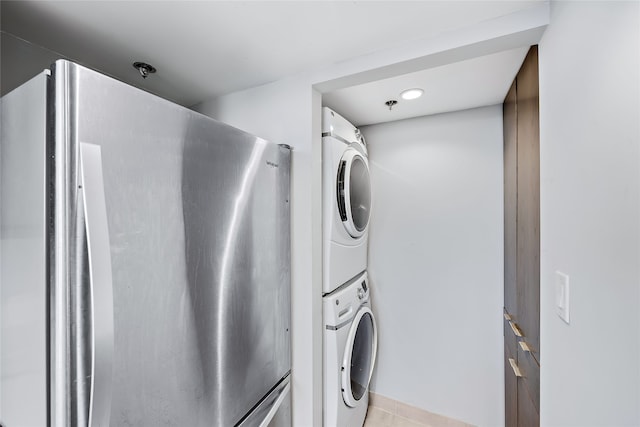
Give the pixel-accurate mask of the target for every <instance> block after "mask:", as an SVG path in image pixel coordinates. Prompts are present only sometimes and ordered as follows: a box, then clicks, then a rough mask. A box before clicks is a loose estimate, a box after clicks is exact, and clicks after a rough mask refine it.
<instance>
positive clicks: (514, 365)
mask: <svg viewBox="0 0 640 427" xmlns="http://www.w3.org/2000/svg"><path fill="white" fill-rule="evenodd" d="M503 124H504V313H503V316H504V319H505V321H504V325H505V326H504V347H505V425H506V426H507V427H515V426H519V427H525V426H527V427H529V426H531V427H534V426H535V427H537V426H538V425H539V424H540V419H539V418H540V416H539V413H540V126H539V109H538V48H537V46H532V47H531V49H530V50H529V52H528V54H527V56H526V58H525V60H524V62H523V64H522V67H521V68H520V70H519V72H518V74H517V76H516V78H515V80H514V82H513V84H512V85H511V88H510V89H509V92H508V93H507V96H506V97H505V100H504V105H503Z"/></svg>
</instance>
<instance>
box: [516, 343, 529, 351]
mask: <svg viewBox="0 0 640 427" xmlns="http://www.w3.org/2000/svg"><path fill="white" fill-rule="evenodd" d="M518 344H520V348H521V349H522V351H524V352H525V353H531V347H529V344H527V342H526V341H520V342H519V343H518Z"/></svg>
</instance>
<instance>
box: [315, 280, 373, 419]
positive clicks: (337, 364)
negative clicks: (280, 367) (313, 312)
mask: <svg viewBox="0 0 640 427" xmlns="http://www.w3.org/2000/svg"><path fill="white" fill-rule="evenodd" d="M323 315H324V328H323V329H324V331H323V332H324V360H323V361H324V404H323V408H324V425H325V426H326V427H357V426H362V424H363V423H364V419H365V417H366V415H367V406H368V403H369V381H370V380H371V374H372V372H373V366H374V364H375V360H376V350H377V345H378V333H377V328H376V321H375V317H374V316H373V313H372V312H371V306H370V304H369V282H368V279H367V273H366V272H364V273H363V274H362V275H360V276H358V277H357V278H355V279H354V280H353V281H351V282H349V283H348V284H345V285H344V286H343V287H341V288H340V289H338V290H337V291H335V292H334V293H332V294H331V295H327V296H326V297H324V298H323Z"/></svg>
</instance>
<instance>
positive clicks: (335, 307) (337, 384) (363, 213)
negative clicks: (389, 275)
mask: <svg viewBox="0 0 640 427" xmlns="http://www.w3.org/2000/svg"><path fill="white" fill-rule="evenodd" d="M322 163H323V170H322V175H323V183H322V184H323V196H322V204H323V316H324V331H323V332H324V342H323V344H324V384H323V385H324V405H323V407H324V425H325V426H326V427H342V426H344V427H357V426H362V424H363V423H364V419H365V416H366V414H367V406H368V403H369V393H368V391H369V382H370V380H371V374H372V372H373V366H374V363H375V358H376V349H377V341H378V337H377V328H376V322H375V317H374V315H373V313H372V312H371V305H370V302H369V293H370V287H369V279H368V277H367V243H368V226H369V215H370V212H371V182H370V178H369V162H368V159H367V146H366V143H365V140H364V138H363V137H362V135H361V134H360V132H359V130H358V129H356V128H355V127H354V126H353V125H352V124H351V123H349V122H348V121H347V120H346V119H345V118H344V117H342V116H340V115H339V114H338V113H336V112H335V111H332V110H331V109H329V108H326V107H324V108H323V109H322Z"/></svg>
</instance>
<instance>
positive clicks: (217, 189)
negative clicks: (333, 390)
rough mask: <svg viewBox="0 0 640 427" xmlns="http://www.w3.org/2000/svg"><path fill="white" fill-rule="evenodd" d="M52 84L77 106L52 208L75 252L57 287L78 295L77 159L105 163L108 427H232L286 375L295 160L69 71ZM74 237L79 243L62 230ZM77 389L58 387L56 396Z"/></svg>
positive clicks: (64, 134) (63, 126)
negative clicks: (90, 147) (88, 150)
mask: <svg viewBox="0 0 640 427" xmlns="http://www.w3.org/2000/svg"><path fill="white" fill-rule="evenodd" d="M54 77H55V78H56V80H59V81H62V82H66V83H64V85H65V86H66V91H64V92H61V93H56V96H57V97H62V96H64V94H67V95H66V96H67V98H68V99H67V102H66V104H65V105H66V106H67V107H68V114H65V116H64V118H63V119H61V120H60V121H59V123H58V127H57V136H58V141H57V143H58V147H57V151H56V152H57V153H59V155H60V156H64V157H66V163H65V165H63V166H62V167H60V168H58V169H56V184H57V188H56V202H61V203H64V209H62V208H61V209H57V210H56V217H55V220H56V221H55V225H56V229H55V237H56V240H55V248H56V249H57V248H61V249H63V250H67V251H68V252H69V256H68V257H67V258H66V259H67V262H68V264H64V262H63V261H62V260H61V257H63V256H64V253H58V254H57V258H56V260H57V263H56V267H57V269H56V272H57V274H56V276H55V277H56V286H55V287H56V289H57V290H58V291H60V290H61V289H63V288H65V286H68V289H69V290H68V294H70V295H74V293H75V294H77V295H80V296H82V289H85V288H87V274H86V271H85V270H86V267H78V268H76V267H74V266H75V265H83V264H86V262H85V261H83V260H85V258H86V255H83V252H84V251H86V243H85V244H84V245H83V244H81V242H83V241H86V239H83V238H82V231H81V230H82V227H78V225H77V224H74V221H76V218H81V217H82V214H78V211H77V209H78V207H77V203H76V201H77V200H78V196H79V194H78V191H77V190H78V189H77V180H78V174H77V163H76V160H77V150H78V147H79V143H80V142H85V143H90V144H96V145H99V146H100V148H101V152H102V167H103V177H104V196H105V202H106V212H107V222H108V229H109V240H110V245H111V263H112V277H113V308H114V317H113V320H114V342H113V345H114V356H113V387H112V389H113V393H112V403H111V425H118V426H126V425H136V426H151V425H154V426H155V425H175V426H186V425H188V426H193V427H195V426H211V425H214V426H232V425H235V424H237V423H238V422H239V421H240V420H241V419H242V418H243V417H244V416H245V415H246V414H247V413H248V412H249V411H250V410H251V409H252V408H253V407H255V406H256V405H257V404H258V402H260V400H261V399H262V398H263V397H264V396H266V395H267V394H268V392H269V391H270V390H271V389H272V388H273V387H274V386H275V385H276V384H277V383H278V381H280V379H282V378H283V377H284V376H285V375H286V374H287V373H288V372H289V370H290V366H291V356H290V228H289V223H290V216H289V203H288V202H289V168H290V150H289V149H287V148H286V147H279V146H277V145H275V144H271V143H268V142H266V141H264V140H262V139H260V138H256V137H254V136H251V135H249V134H246V133H244V132H241V131H239V130H237V129H234V128H232V127H230V126H227V125H225V124H222V123H219V122H216V121H213V120H211V119H209V118H206V117H204V116H202V115H199V114H197V113H194V112H192V111H190V110H187V109H185V108H182V107H179V106H177V105H175V104H172V103H170V102H168V101H165V100H162V99H160V98H157V97H155V96H153V95H150V94H148V93H146V92H143V91H140V90H137V89H133V88H131V87H130V86H127V85H125V84H123V83H120V82H117V81H115V80H112V79H109V78H107V77H104V76H102V75H100V74H98V73H95V72H92V71H89V70H86V69H84V68H82V67H78V66H76V65H73V64H69V63H67V62H64V61H61V62H58V63H56V66H55V69H54ZM62 145H63V146H64V148H63V147H62ZM60 162H61V160H60V159H58V161H57V162H56V167H57V166H59V163H60ZM61 186H64V188H60V187H61ZM59 222H60V223H62V224H59ZM73 229H77V230H79V231H78V232H77V233H76V238H75V243H72V244H70V243H69V242H68V241H65V239H66V237H65V236H62V235H61V230H73ZM79 242H80V243H79ZM74 260H80V262H79V263H78V264H73V263H74V262H75V261H74ZM58 263H60V264H58ZM61 294H62V292H58V294H57V295H61ZM75 300H79V301H81V302H82V301H85V300H84V299H83V298H82V297H79V298H76V299H72V301H75ZM60 301H62V298H60ZM60 301H58V302H60ZM70 306H71V307H70V308H69V309H67V312H65V311H64V310H63V309H60V310H58V311H56V314H58V315H60V316H61V317H62V316H64V315H65V313H67V315H69V316H70V317H73V318H74V319H79V316H80V315H81V313H82V310H78V309H77V308H78V307H81V306H82V304H80V305H79V306H77V307H76V308H74V305H73V304H71V305H70ZM56 307H58V306H57V305H56ZM68 312H71V314H68ZM58 333H59V334H60V338H59V339H58V340H57V341H58V342H64V339H65V337H69V340H68V342H69V344H68V346H67V348H68V349H69V350H68V354H80V355H83V354H86V351H85V349H86V346H87V344H86V341H87V336H86V333H81V334H80V335H77V334H75V335H74V334H69V331H58ZM65 334H66V335H65ZM76 336H77V337H78V338H79V339H78V340H76V339H75V338H76ZM83 357H84V356H82V357H80V359H82V360H84V359H83ZM82 360H80V362H82ZM80 362H79V363H76V364H75V365H74V363H73V362H67V363H68V364H69V365H70V366H71V372H82V370H83V368H82V366H83V363H80ZM85 365H86V363H85ZM76 367H79V368H77V369H76ZM68 380H69V379H68V378H65V377H62V376H57V377H56V381H61V383H62V384H57V386H56V390H63V389H64V388H65V387H66V388H69V387H70V384H71V383H70V382H69V381H68ZM96 380H97V377H96ZM65 382H66V383H65ZM98 386H99V384H97V382H96V387H98ZM79 388H80V390H79V393H80V395H82V393H84V391H85V390H86V387H85V386H83V385H81V386H79ZM76 391H78V390H76ZM76 394H77V393H76ZM74 396H75V394H74ZM58 401H60V400H58ZM80 401H82V399H80ZM84 404H85V405H86V402H84ZM68 407H69V405H67V408H68ZM60 408H63V405H61V406H60ZM67 412H69V413H71V414H79V413H83V412H82V411H81V410H76V411H75V412H74V410H73V408H72V410H68V409H67ZM85 413H86V411H85ZM74 417H75V415H74V416H72V417H70V419H71V421H70V423H69V424H72V425H75V424H74V421H73V419H74ZM60 419H61V420H62V418H60ZM56 425H67V424H66V423H62V422H61V423H60V424H56Z"/></svg>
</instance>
